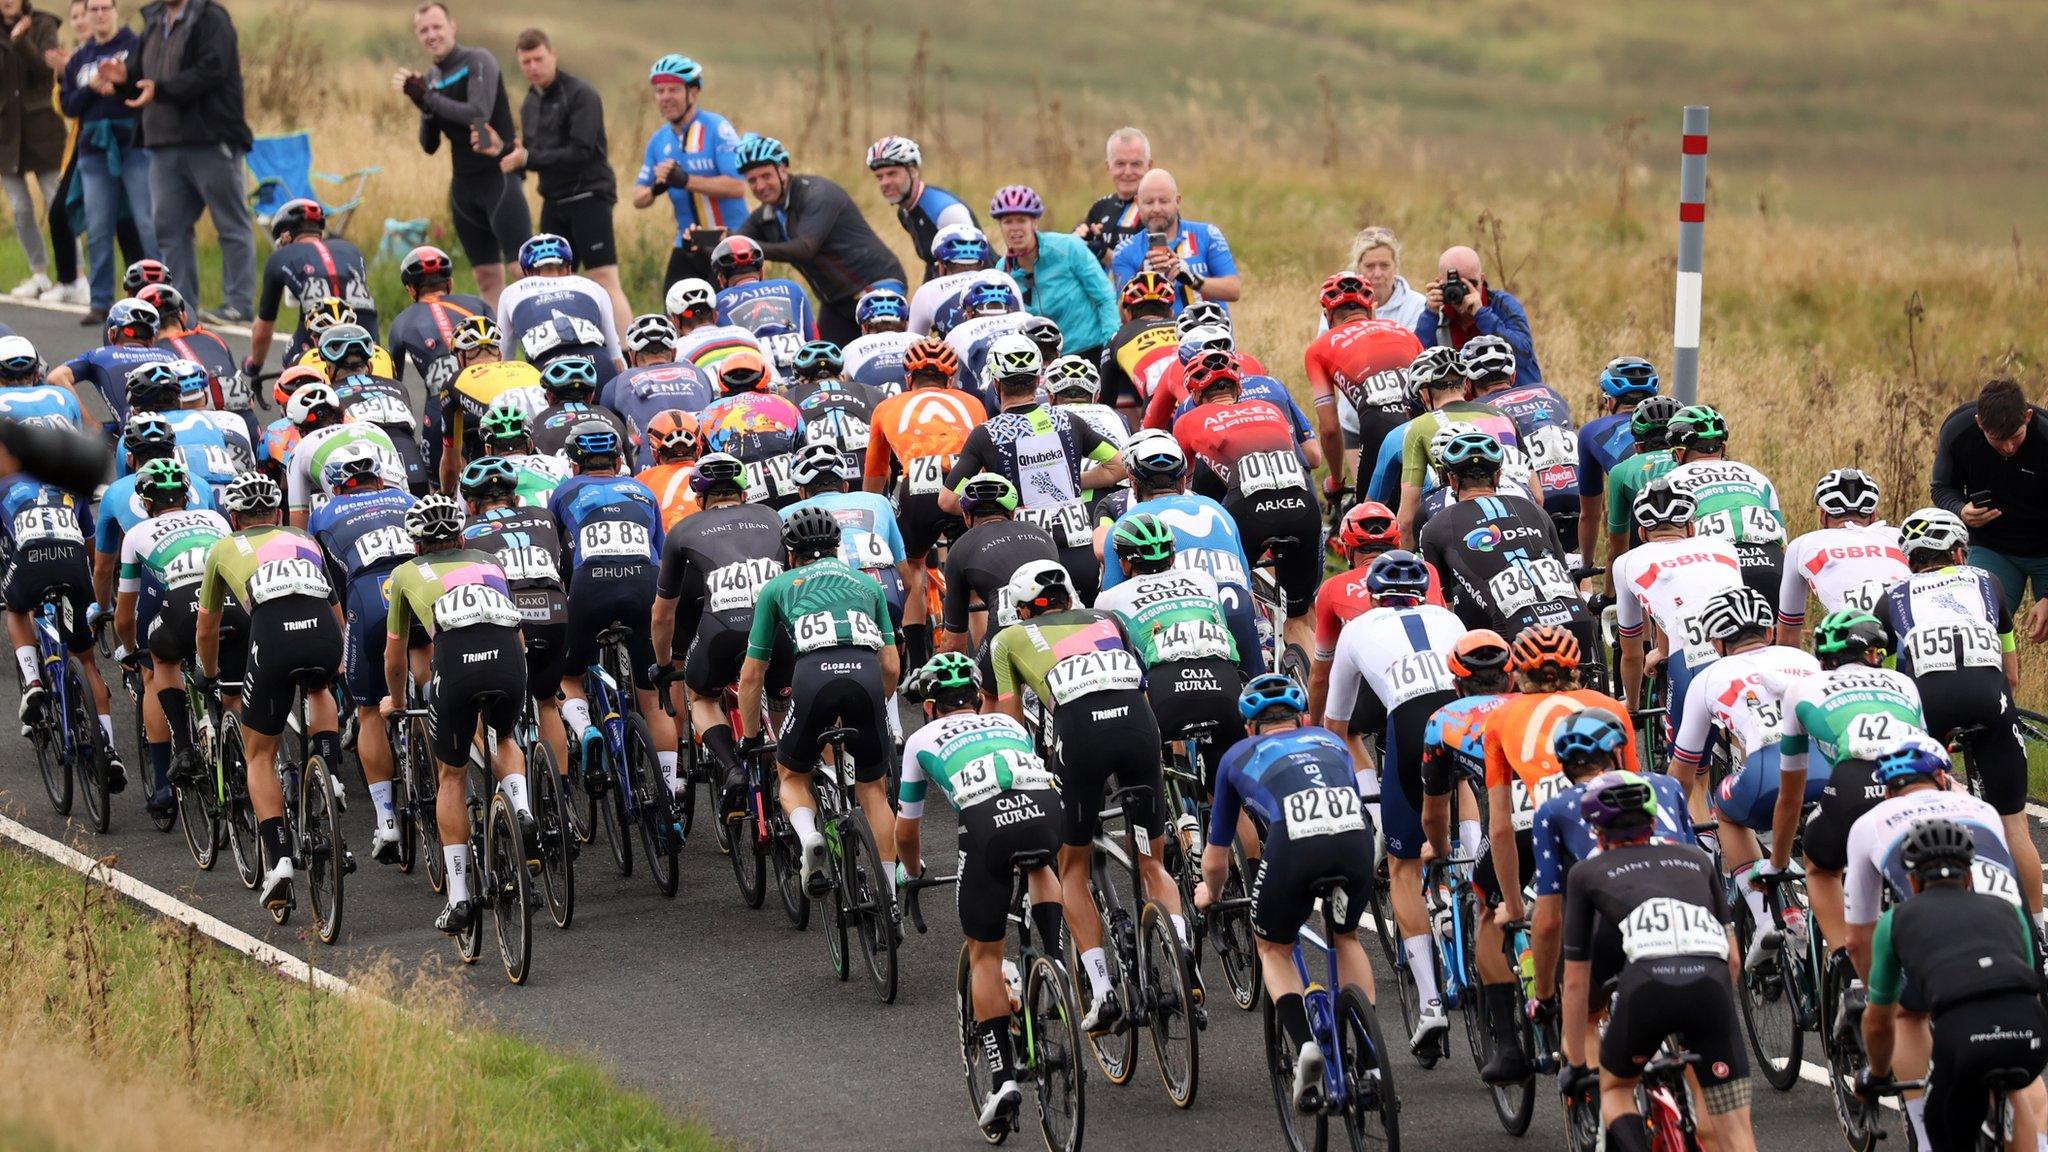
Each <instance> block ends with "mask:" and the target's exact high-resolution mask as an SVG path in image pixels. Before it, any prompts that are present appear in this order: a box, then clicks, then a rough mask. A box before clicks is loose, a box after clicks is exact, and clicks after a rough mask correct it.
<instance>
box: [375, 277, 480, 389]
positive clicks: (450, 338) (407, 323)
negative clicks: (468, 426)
mask: <svg viewBox="0 0 2048 1152" xmlns="http://www.w3.org/2000/svg"><path fill="white" fill-rule="evenodd" d="M490 314H491V309H490V305H488V304H485V303H484V302H483V300H482V299H481V298H480V297H476V296H470V295H467V294H464V293H456V292H451V293H447V294H445V295H435V296H427V297H424V298H422V299H420V300H417V301H414V302H413V303H412V304H409V305H407V306H406V309H405V311H403V312H400V313H399V314H398V315H397V316H396V317H394V318H393V319H392V321H391V327H390V328H388V329H386V330H385V333H384V342H385V344H387V345H388V346H389V347H390V348H391V358H392V360H393V361H395V364H394V365H393V367H395V368H396V369H397V370H398V371H397V372H394V373H391V376H392V378H393V379H399V378H400V377H399V374H398V373H402V372H403V371H405V369H406V368H407V367H410V368H411V369H412V370H413V371H414V372H415V373H417V374H418V375H419V378H420V390H421V392H423V393H424V394H425V396H426V403H427V408H428V410H430V411H431V410H433V409H435V408H443V407H444V406H445V405H446V404H447V402H448V398H449V389H450V387H451V386H452V385H453V384H454V383H455V378H456V377H457V376H459V375H461V373H462V365H461V364H460V363H458V362H457V361H456V359H455V348H454V343H455V330H456V329H457V328H459V327H461V326H462V322H463V321H464V320H467V319H469V318H470V317H471V316H488V315H490ZM477 367H482V365H477ZM485 403H489V401H488V400H487V401H485Z"/></svg>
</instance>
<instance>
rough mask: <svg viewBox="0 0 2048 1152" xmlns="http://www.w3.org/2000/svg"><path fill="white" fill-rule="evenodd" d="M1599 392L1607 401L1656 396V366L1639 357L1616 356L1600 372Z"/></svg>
mask: <svg viewBox="0 0 2048 1152" xmlns="http://www.w3.org/2000/svg"><path fill="white" fill-rule="evenodd" d="M1600 391H1601V392H1602V393H1604V394H1605V395H1606V397H1607V398H1608V399H1609V400H1625V399H1627V398H1628V397H1630V396H1638V397H1641V396H1655V395H1656V394H1657V366H1656V365H1655V364H1652V363H1650V362H1649V361H1648V360H1645V359H1643V358H1642V357H1641V356H1616V357H1615V358H1614V359H1612V360H1609V361H1608V362H1607V367H1605V368H1602V369H1601V370H1600Z"/></svg>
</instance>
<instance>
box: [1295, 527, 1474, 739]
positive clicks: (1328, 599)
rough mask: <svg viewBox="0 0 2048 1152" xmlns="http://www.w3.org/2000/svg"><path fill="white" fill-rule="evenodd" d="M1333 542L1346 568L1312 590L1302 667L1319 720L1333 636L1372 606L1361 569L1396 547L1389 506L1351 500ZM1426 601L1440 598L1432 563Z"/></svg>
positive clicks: (1313, 713) (1396, 533) (1397, 536)
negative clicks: (1311, 634)
mask: <svg viewBox="0 0 2048 1152" xmlns="http://www.w3.org/2000/svg"><path fill="white" fill-rule="evenodd" d="M1333 543H1335V544H1336V546H1337V552H1338V554H1339V555H1341V556H1342V557H1343V558H1344V562H1345V563H1346V564H1348V565H1350V566H1351V567H1350V570H1349V571H1347V572H1339V573H1338V574H1337V575H1335V576H1332V577H1330V578H1328V579H1327V580H1324V581H1323V584H1322V587H1320V588H1317V589H1316V607H1315V620H1316V647H1315V660H1314V662H1313V663H1312V664H1310V666H1309V671H1308V699H1309V716H1310V717H1311V718H1312V719H1315V720H1316V721H1318V722H1320V721H1321V720H1322V715H1323V700H1324V698H1325V697H1327V696H1328V695H1329V691H1330V661H1331V659H1332V658H1334V657H1335V656H1336V654H1337V635H1338V633H1340V632H1342V631H1343V630H1344V625H1345V624H1347V623H1349V622H1350V621H1351V620H1352V619H1353V618H1354V617H1356V616H1358V615H1359V614H1360V613H1362V612H1365V611H1367V610H1369V609H1370V608H1372V607H1373V602H1372V591H1371V589H1369V588H1368V587H1367V586H1366V580H1365V578H1366V573H1367V571H1368V570H1369V569H1370V568H1371V567H1372V562H1373V560H1375V559H1376V558H1378V557H1379V556H1380V555H1382V554H1383V553H1386V552H1390V551H1392V550H1394V549H1395V548H1398V547H1400V544H1401V526H1400V523H1399V522H1398V521H1396V520H1395V519H1394V511H1393V509H1391V508H1388V507H1387V506H1386V505H1385V504H1382V503H1380V502H1379V501H1377V500H1367V501H1365V502H1364V503H1362V504H1354V505H1352V507H1351V510H1350V511H1349V512H1346V513H1345V514H1344V520H1343V522H1342V523H1341V524H1339V525H1338V527H1337V535H1336V537H1335V538H1334V540H1333ZM1428 602H1429V603H1431V604H1439V605H1440V604H1442V603H1443V602H1444V589H1443V582H1442V580H1441V579H1440V578H1439V577H1438V576H1437V574H1436V569H1435V568H1431V569H1430V570H1429V599H1428Z"/></svg>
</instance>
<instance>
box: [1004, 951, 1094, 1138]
mask: <svg viewBox="0 0 2048 1152" xmlns="http://www.w3.org/2000/svg"><path fill="white" fill-rule="evenodd" d="M1024 1013H1025V1015H1026V1017H1027V1021H1026V1035H1025V1044H1024V1046H1023V1047H1022V1048H1021V1049H1020V1050H1019V1052H1018V1057H1019V1059H1020V1061H1022V1062H1024V1063H1025V1064H1026V1065H1028V1067H1029V1068H1030V1070H1031V1077H1032V1080H1033V1081H1034V1083H1035V1085H1036V1087H1037V1093H1036V1095H1037V1097H1038V1130H1039V1131H1040V1132H1041V1133H1043V1134H1044V1136H1045V1147H1046V1149H1047V1152H1080V1148H1081V1135H1082V1131H1083V1129H1085V1128H1086V1126H1087V1116H1088V1109H1087V1104H1088V1101H1087V1088H1088V1071H1087V1068H1086V1067H1085V1066H1084V1065H1083V1064H1082V1063H1081V1010H1080V1009H1079V1008H1077V1007H1076V1006H1075V1004H1074V985H1073V982H1072V981H1071V980H1070V979H1068V977H1067V973H1066V970H1065V969H1063V968H1061V967H1060V966H1059V964H1058V963H1056V962H1055V961H1054V960H1053V959H1052V958H1051V957H1050V956H1035V957H1033V958H1032V960H1031V967H1030V969H1029V970H1028V971H1027V972H1025V974H1024Z"/></svg>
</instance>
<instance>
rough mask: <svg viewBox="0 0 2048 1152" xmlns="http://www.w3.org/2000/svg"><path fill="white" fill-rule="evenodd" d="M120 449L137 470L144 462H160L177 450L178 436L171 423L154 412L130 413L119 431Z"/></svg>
mask: <svg viewBox="0 0 2048 1152" xmlns="http://www.w3.org/2000/svg"><path fill="white" fill-rule="evenodd" d="M121 447H123V448H126V449H127V450H128V459H129V460H130V461H131V462H132V465H133V466H134V467H135V468H137V469H139V468H141V467H142V465H143V464H144V463H145V462H146V461H150V460H161V459H163V458H164V457H166V456H169V455H171V454H172V453H173V452H176V451H177V450H178V434H177V432H176V431H175V430H174V429H172V427H171V422H170V421H169V420H166V419H164V418H163V416H162V415H161V414H159V413H156V412H130V413H129V414H128V423H127V425H126V426H125V427H124V428H123V429H122V430H121Z"/></svg>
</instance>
